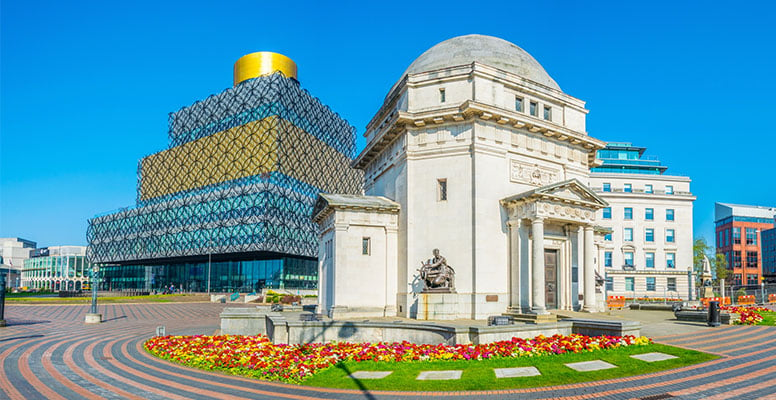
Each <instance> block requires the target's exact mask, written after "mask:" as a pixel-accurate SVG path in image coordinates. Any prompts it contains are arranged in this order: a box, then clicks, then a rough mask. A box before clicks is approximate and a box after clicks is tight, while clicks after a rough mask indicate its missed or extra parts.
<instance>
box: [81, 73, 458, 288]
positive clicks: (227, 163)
mask: <svg viewBox="0 0 776 400" xmlns="http://www.w3.org/2000/svg"><path fill="white" fill-rule="evenodd" d="M442 93H444V92H442ZM168 137H169V145H168V148H167V149H165V150H162V151H160V152H157V153H154V154H151V155H149V156H146V157H144V158H143V159H141V160H140V161H139V163H138V170H137V172H138V182H137V200H136V204H135V206H134V207H130V208H125V209H122V210H119V211H117V212H112V213H107V214H104V215H99V216H96V217H94V218H92V219H91V220H89V228H88V231H87V238H88V240H89V248H88V252H87V257H88V258H89V261H90V262H93V263H98V264H100V265H105V266H106V270H105V275H104V278H105V282H104V283H103V284H102V286H105V287H106V288H109V289H113V290H120V289H144V290H153V289H158V288H161V287H162V286H163V285H168V286H169V285H174V286H175V287H176V288H178V289H183V290H187V291H189V290H191V291H205V290H206V289H207V278H206V276H205V275H204V274H205V272H204V271H205V270H206V269H203V266H206V265H207V260H208V256H209V255H212V258H213V259H218V262H215V261H213V262H212V263H211V276H210V281H211V290H214V291H224V290H230V291H231V290H240V291H253V290H255V289H256V287H258V286H262V287H277V288H279V287H285V288H315V286H316V282H317V264H316V261H315V257H317V255H318V233H317V226H316V225H315V224H314V223H313V222H312V220H311V216H312V211H313V207H314V205H315V200H316V198H317V196H318V194H320V193H343V194H359V193H361V190H362V187H363V173H362V172H361V171H359V170H356V169H354V168H351V167H350V163H351V161H352V160H353V157H354V156H355V154H356V143H355V128H354V127H352V126H351V125H350V124H349V123H348V122H347V121H346V120H344V119H343V118H342V117H340V116H339V115H338V114H336V113H335V112H334V111H332V110H331V109H330V108H329V107H327V106H326V105H324V104H322V103H321V102H320V100H319V99H317V98H315V97H313V96H312V95H311V94H310V93H309V92H307V91H306V90H304V89H303V88H301V87H300V85H299V82H298V81H296V80H294V79H289V78H287V77H285V76H284V75H283V74H282V73H274V74H272V75H267V76H261V77H257V78H253V79H249V80H246V81H242V82H240V83H238V84H236V85H235V87H233V88H229V89H226V90H224V91H223V92H221V93H218V94H215V95H213V96H210V97H208V98H207V99H205V100H202V101H198V102H195V103H194V104H192V105H190V106H188V107H184V108H182V109H180V110H178V111H176V112H174V113H171V114H170V116H169V120H168ZM246 260H247V261H246Z"/></svg>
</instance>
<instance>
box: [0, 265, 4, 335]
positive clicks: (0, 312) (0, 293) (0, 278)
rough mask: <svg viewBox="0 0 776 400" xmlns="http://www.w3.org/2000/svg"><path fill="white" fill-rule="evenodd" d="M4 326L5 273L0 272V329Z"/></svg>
mask: <svg viewBox="0 0 776 400" xmlns="http://www.w3.org/2000/svg"><path fill="white" fill-rule="evenodd" d="M3 326H5V271H0V327H3Z"/></svg>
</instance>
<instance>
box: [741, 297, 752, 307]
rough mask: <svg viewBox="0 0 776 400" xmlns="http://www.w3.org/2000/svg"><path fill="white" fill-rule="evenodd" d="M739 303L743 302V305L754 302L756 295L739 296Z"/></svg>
mask: <svg viewBox="0 0 776 400" xmlns="http://www.w3.org/2000/svg"><path fill="white" fill-rule="evenodd" d="M738 304H741V305H750V304H754V296H738Z"/></svg>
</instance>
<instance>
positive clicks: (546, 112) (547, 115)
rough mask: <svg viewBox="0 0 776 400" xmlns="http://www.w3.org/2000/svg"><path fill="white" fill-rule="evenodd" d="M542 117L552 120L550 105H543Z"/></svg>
mask: <svg viewBox="0 0 776 400" xmlns="http://www.w3.org/2000/svg"><path fill="white" fill-rule="evenodd" d="M544 119H545V120H547V121H552V107H547V106H544Z"/></svg>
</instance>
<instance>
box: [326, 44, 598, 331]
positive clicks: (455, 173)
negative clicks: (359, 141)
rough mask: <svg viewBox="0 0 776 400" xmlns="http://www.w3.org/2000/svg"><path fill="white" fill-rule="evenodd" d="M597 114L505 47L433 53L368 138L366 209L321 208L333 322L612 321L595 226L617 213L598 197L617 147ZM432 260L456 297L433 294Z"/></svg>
mask: <svg viewBox="0 0 776 400" xmlns="http://www.w3.org/2000/svg"><path fill="white" fill-rule="evenodd" d="M587 112H588V111H587V110H586V109H585V102H584V101H582V100H580V99H577V98H575V97H572V96H570V95H568V94H566V93H564V92H563V91H562V90H561V88H560V87H559V86H558V84H557V83H556V82H555V81H554V80H553V79H552V78H551V77H550V76H549V74H547V72H546V71H545V70H544V68H542V66H541V65H540V64H539V63H538V62H537V61H536V60H535V59H534V58H533V57H532V56H531V55H530V54H528V53H527V52H525V51H524V50H523V49H521V48H519V47H518V46H516V45H514V44H512V43H510V42H507V41H505V40H502V39H498V38H494V37H489V36H482V35H467V36H461V37H456V38H452V39H449V40H446V41H444V42H441V43H439V44H437V45H436V46H434V47H432V48H431V49H429V50H428V51H426V52H425V53H423V54H422V55H421V56H420V57H419V58H418V59H416V60H415V61H414V62H413V63H412V64H411V65H410V66H409V68H408V69H407V71H405V73H404V74H403V75H402V78H401V79H400V80H399V81H398V82H396V84H395V85H394V86H393V87H392V88H391V90H390V91H389V93H388V95H387V96H386V97H385V101H384V103H383V105H382V107H381V108H380V109H379V110H378V112H377V113H376V114H375V116H374V118H373V119H372V120H371V122H370V123H369V124H368V126H367V130H366V132H365V134H364V135H365V137H366V141H367V145H366V147H365V149H364V150H363V151H362V152H361V153H360V155H359V156H358V157H357V158H356V160H355V161H354V164H353V165H354V166H355V167H356V168H358V169H361V170H363V171H364V175H365V183H364V196H348V197H347V198H342V197H339V198H331V197H329V198H327V197H326V196H321V197H320V198H319V199H318V204H317V205H316V207H315V209H314V211H313V214H314V220H315V221H316V222H317V223H318V224H319V227H320V228H319V232H320V250H319V266H320V271H319V279H320V283H319V292H320V294H321V296H320V300H319V301H320V303H321V304H320V305H319V306H320V310H321V312H323V313H325V314H329V315H332V316H336V315H338V314H339V313H342V315H354V316H355V315H358V316H375V315H398V316H404V317H410V318H419V319H453V318H474V319H482V318H486V317H487V316H490V315H497V314H501V313H504V312H512V313H516V314H533V315H544V314H547V313H548V310H553V309H555V310H572V309H573V310H579V309H582V310H587V311H592V312H594V311H599V310H602V309H603V293H602V287H601V282H602V281H603V278H601V277H603V276H604V272H603V269H602V266H601V265H600V264H601V263H600V259H599V258H600V257H598V254H600V252H601V246H602V245H603V235H604V233H605V232H604V231H602V230H601V229H600V227H599V226H598V225H597V222H596V214H597V213H598V212H599V211H600V210H601V209H603V208H605V207H607V206H608V204H607V202H606V201H605V200H603V199H602V198H601V197H600V196H599V195H597V194H596V193H595V192H593V191H592V190H590V188H588V186H587V185H586V184H587V182H588V179H589V171H590V168H591V167H592V166H594V165H596V164H595V163H596V162H597V161H596V151H597V150H599V149H602V148H604V146H605V143H604V142H602V141H600V140H598V139H595V138H593V137H591V136H589V135H588V133H587V131H586V128H585V118H586V115H587ZM367 227H368V228H369V229H366V228H367ZM433 249H439V251H440V253H441V254H442V255H443V256H444V257H445V259H446V260H447V263H448V265H449V266H451V267H452V268H453V269H454V270H455V290H454V291H453V292H452V293H446V294H433V293H426V292H424V290H423V289H424V284H423V282H422V280H420V279H419V273H418V269H419V268H420V266H421V264H422V263H423V262H424V261H425V260H427V259H429V258H430V257H431V254H432V250H433ZM337 276H340V277H342V276H347V277H348V279H347V281H343V282H339V281H338V279H337V278H335V277H337ZM597 281H598V282H597ZM370 294H374V295H370Z"/></svg>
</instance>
